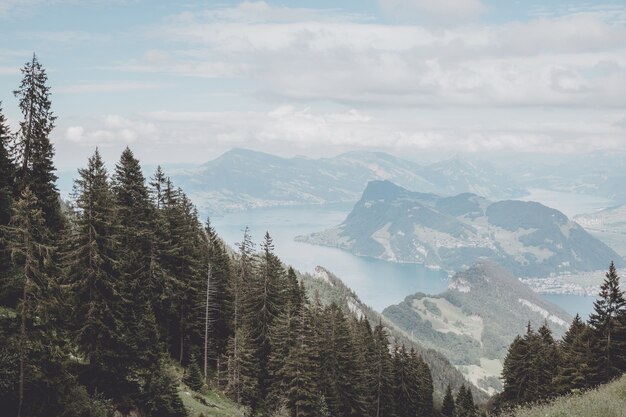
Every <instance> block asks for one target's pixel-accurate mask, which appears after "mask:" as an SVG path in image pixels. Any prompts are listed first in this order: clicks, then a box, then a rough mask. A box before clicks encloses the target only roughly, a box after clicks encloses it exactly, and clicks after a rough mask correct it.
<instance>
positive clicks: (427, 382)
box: [409, 348, 433, 417]
mask: <svg viewBox="0 0 626 417" xmlns="http://www.w3.org/2000/svg"><path fill="white" fill-rule="evenodd" d="M409 364H410V367H411V370H412V371H413V372H414V375H415V376H414V378H415V384H416V386H417V388H416V391H417V398H416V406H417V415H418V416H420V417H431V416H432V415H433V379H432V375H431V374H430V369H429V368H428V365H426V363H425V362H424V361H423V359H422V358H421V356H419V355H418V354H417V352H416V351H415V349H414V348H411V352H410V353H409Z"/></svg>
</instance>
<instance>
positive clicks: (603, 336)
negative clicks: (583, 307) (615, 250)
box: [589, 262, 626, 382]
mask: <svg viewBox="0 0 626 417" xmlns="http://www.w3.org/2000/svg"><path fill="white" fill-rule="evenodd" d="M619 284H620V282H619V276H618V275H617V272H616V270H615V265H614V264H613V262H611V265H610V266H609V270H608V272H607V273H606V278H605V280H604V282H603V283H602V286H601V287H600V294H599V298H598V299H597V300H596V301H595V302H594V312H593V313H592V314H591V316H590V317H589V325H590V326H591V327H592V328H593V329H594V331H595V333H596V338H597V339H598V342H599V343H598V350H597V351H596V353H597V355H598V360H599V361H600V363H601V364H602V365H601V366H602V369H603V370H604V376H603V382H608V381H609V380H611V379H613V378H615V377H616V376H618V375H619V374H621V373H622V372H623V371H624V370H626V327H624V324H626V322H625V321H624V319H623V317H624V316H626V299H624V293H623V291H622V290H621V288H620V286H619Z"/></svg>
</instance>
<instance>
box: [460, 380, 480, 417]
mask: <svg viewBox="0 0 626 417" xmlns="http://www.w3.org/2000/svg"><path fill="white" fill-rule="evenodd" d="M456 416H457V417H477V416H478V410H477V409H476V406H475V404H474V396H473V395H472V390H471V389H470V388H469V387H466V386H465V384H463V385H461V388H460V389H459V393H458V394H457V396H456Z"/></svg>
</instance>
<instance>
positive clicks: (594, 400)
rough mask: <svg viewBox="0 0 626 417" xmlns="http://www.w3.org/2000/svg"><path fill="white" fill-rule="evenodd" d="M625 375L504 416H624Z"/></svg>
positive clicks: (625, 397) (625, 399)
mask: <svg viewBox="0 0 626 417" xmlns="http://www.w3.org/2000/svg"><path fill="white" fill-rule="evenodd" d="M625 416H626V376H623V377H622V378H620V379H619V380H617V381H615V382H612V383H610V384H607V385H603V386H601V387H599V388H597V389H594V390H591V391H588V392H585V393H584V394H572V395H568V396H565V397H561V398H558V399H557V400H555V401H554V402H551V403H550V404H545V405H538V406H535V407H531V408H522V409H519V410H516V411H514V412H511V413H509V414H506V417H625Z"/></svg>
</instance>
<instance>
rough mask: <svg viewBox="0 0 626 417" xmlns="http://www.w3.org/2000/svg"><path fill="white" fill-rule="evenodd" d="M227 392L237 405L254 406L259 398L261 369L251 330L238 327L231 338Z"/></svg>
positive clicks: (228, 353) (228, 352)
mask: <svg viewBox="0 0 626 417" xmlns="http://www.w3.org/2000/svg"><path fill="white" fill-rule="evenodd" d="M227 355H228V374H229V375H228V385H227V387H226V392H227V393H228V394H229V395H230V397H231V398H232V399H233V400H234V401H235V402H236V403H237V405H248V406H254V405H256V402H257V401H258V399H259V378H258V375H259V369H258V361H257V358H256V349H255V346H254V344H253V343H252V338H251V337H250V332H249V331H248V330H247V329H246V328H240V329H238V330H237V331H236V332H235V334H233V336H232V337H231V338H230V340H229V343H228V349H227Z"/></svg>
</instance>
